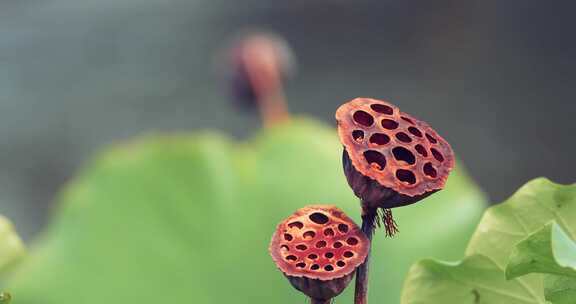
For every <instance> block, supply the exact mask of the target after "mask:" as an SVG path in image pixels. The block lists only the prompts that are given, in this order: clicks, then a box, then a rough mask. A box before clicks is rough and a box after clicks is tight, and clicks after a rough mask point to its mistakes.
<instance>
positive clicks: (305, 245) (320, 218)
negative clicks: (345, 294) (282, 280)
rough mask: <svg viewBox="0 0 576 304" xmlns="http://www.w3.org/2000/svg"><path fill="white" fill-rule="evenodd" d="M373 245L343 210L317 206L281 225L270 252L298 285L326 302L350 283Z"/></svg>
mask: <svg viewBox="0 0 576 304" xmlns="http://www.w3.org/2000/svg"><path fill="white" fill-rule="evenodd" d="M369 248H370V242H369V240H368V238H367V237H366V236H365V235H364V233H362V231H361V230H360V228H358V226H356V224H355V223H354V222H353V221H352V220H351V219H350V218H349V217H348V216H346V214H344V212H343V211H341V210H340V209H338V208H336V207H335V206H329V205H313V206H307V207H304V208H302V209H299V210H297V211H296V212H295V213H294V214H292V215H291V216H289V217H288V218H286V219H285V220H283V221H282V222H281V223H280V224H279V225H278V227H277V228H276V231H275V232H274V235H273V236H272V241H271V242H270V247H269V251H270V255H271V256H272V259H273V260H274V263H276V266H277V267H278V268H279V269H280V270H281V271H282V272H283V273H284V275H285V276H286V277H287V278H288V280H289V281H290V283H291V284H292V286H294V288H296V289H298V290H299V291H301V292H303V293H304V294H306V295H307V296H308V297H310V298H311V299H312V300H313V302H314V301H315V302H318V303H322V302H326V301H329V300H330V299H332V298H334V297H335V296H337V295H339V294H340V293H341V292H342V291H343V290H344V289H345V288H346V286H348V283H350V281H351V280H352V277H353V275H354V271H355V270H356V267H358V265H360V264H362V263H363V262H364V260H365V259H366V256H367V255H368V251H369Z"/></svg>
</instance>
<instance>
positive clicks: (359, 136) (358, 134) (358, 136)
mask: <svg viewBox="0 0 576 304" xmlns="http://www.w3.org/2000/svg"><path fill="white" fill-rule="evenodd" d="M352 138H354V140H355V141H362V140H363V139H364V131H362V130H354V131H352Z"/></svg>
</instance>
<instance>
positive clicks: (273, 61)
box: [227, 32, 295, 108]
mask: <svg viewBox="0 0 576 304" xmlns="http://www.w3.org/2000/svg"><path fill="white" fill-rule="evenodd" d="M228 57H229V58H228V65H229V71H228V72H227V73H228V77H227V78H228V81H229V90H230V95H231V97H232V99H233V100H234V101H235V103H236V104H237V105H238V106H240V107H241V108H256V107H258V106H259V105H258V103H260V102H262V98H265V97H266V96H271V95H278V94H282V90H283V89H282V86H283V83H284V81H285V80H286V79H287V78H289V76H291V75H292V74H293V72H294V68H295V65H294V56H293V53H292V51H291V49H290V47H289V46H288V43H287V42H286V41H285V40H284V39H282V37H280V36H278V35H276V34H272V33H267V32H251V33H247V34H243V35H241V36H240V37H239V38H237V39H235V40H234V42H233V45H232V47H231V48H230V50H229V54H228Z"/></svg>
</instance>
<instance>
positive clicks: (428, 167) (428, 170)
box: [424, 163, 438, 178]
mask: <svg viewBox="0 0 576 304" xmlns="http://www.w3.org/2000/svg"><path fill="white" fill-rule="evenodd" d="M424 174H426V175H428V176H430V177H432V178H436V176H437V175H438V173H437V172H436V169H434V166H432V163H425V164H424Z"/></svg>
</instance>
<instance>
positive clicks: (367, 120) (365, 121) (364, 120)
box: [353, 111, 374, 127]
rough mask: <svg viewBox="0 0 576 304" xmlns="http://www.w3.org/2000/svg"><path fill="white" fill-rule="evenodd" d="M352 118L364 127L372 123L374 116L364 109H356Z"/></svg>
mask: <svg viewBox="0 0 576 304" xmlns="http://www.w3.org/2000/svg"><path fill="white" fill-rule="evenodd" d="M353 118H354V121H355V122H356V123H358V124H360V125H363V126H365V127H369V126H371V125H372V124H373V123H374V117H372V115H370V114H368V113H366V112H364V111H356V113H354V116H353Z"/></svg>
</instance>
